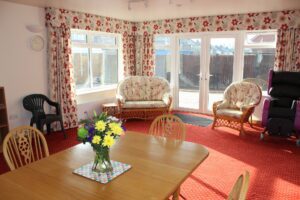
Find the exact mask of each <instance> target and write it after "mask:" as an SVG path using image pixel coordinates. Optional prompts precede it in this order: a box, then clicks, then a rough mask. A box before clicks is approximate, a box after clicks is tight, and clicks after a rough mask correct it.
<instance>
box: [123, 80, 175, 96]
mask: <svg viewBox="0 0 300 200" xmlns="http://www.w3.org/2000/svg"><path fill="white" fill-rule="evenodd" d="M168 92H170V86H169V83H168V81H167V80H165V79H163V78H160V77H148V76H131V77H128V78H126V79H125V80H123V81H122V82H120V83H119V86H118V91H117V93H118V94H120V95H121V96H123V97H124V99H125V100H126V101H148V100H149V101H150V100H151V101H153V100H162V98H163V96H164V94H165V93H168Z"/></svg>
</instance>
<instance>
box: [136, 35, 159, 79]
mask: <svg viewBox="0 0 300 200" xmlns="http://www.w3.org/2000/svg"><path fill="white" fill-rule="evenodd" d="M136 37H137V39H136V70H137V75H142V76H154V70H155V65H154V63H155V56H154V35H148V34H144V35H137V36H136Z"/></svg>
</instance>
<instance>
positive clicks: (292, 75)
mask: <svg viewBox="0 0 300 200" xmlns="http://www.w3.org/2000/svg"><path fill="white" fill-rule="evenodd" d="M268 94H269V95H270V97H269V98H267V99H265V101H264V106H263V114H262V125H263V126H264V127H265V130H264V132H263V133H262V134H261V139H263V138H264V134H265V133H268V134H269V135H273V136H284V137H289V136H292V135H295V136H296V137H297V146H300V139H299V138H300V72H274V71H273V70H271V71H270V72H269V83H268Z"/></svg>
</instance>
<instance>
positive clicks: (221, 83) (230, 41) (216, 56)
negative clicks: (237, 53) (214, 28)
mask: <svg viewBox="0 0 300 200" xmlns="http://www.w3.org/2000/svg"><path fill="white" fill-rule="evenodd" d="M234 47H235V39H234V38H212V39H211V40H210V64H209V73H210V74H209V99H208V107H207V109H208V110H209V111H211V110H212V104H213V103H214V102H216V101H219V100H222V99H223V92H224V90H225V89H226V88H227V87H228V86H229V85H230V84H231V83H232V76H233V60H234Z"/></svg>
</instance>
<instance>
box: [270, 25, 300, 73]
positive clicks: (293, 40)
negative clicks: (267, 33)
mask: <svg viewBox="0 0 300 200" xmlns="http://www.w3.org/2000/svg"><path fill="white" fill-rule="evenodd" d="M277 34H278V35H277V44H276V56H275V66H274V70H275V71H291V72H300V28H290V29H287V30H282V29H280V30H278V33H277Z"/></svg>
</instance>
